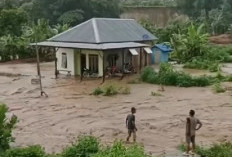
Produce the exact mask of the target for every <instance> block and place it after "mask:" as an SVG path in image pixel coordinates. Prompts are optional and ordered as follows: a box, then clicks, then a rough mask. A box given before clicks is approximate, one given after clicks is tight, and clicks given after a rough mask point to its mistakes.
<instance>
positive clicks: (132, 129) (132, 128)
mask: <svg viewBox="0 0 232 157" xmlns="http://www.w3.org/2000/svg"><path fill="white" fill-rule="evenodd" d="M135 113H136V108H134V107H132V108H131V114H129V115H127V118H126V127H127V129H128V137H127V139H126V140H127V142H129V140H130V137H131V134H133V140H134V142H136V131H137V128H136V125H135Z"/></svg>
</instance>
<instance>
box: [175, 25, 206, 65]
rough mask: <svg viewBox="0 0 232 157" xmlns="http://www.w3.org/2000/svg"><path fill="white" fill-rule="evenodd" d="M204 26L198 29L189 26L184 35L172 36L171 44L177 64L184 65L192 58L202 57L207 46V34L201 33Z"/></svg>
mask: <svg viewBox="0 0 232 157" xmlns="http://www.w3.org/2000/svg"><path fill="white" fill-rule="evenodd" d="M203 28H204V25H203V24H202V25H200V26H199V27H197V26H195V25H194V24H191V25H190V26H189V27H188V31H187V33H185V34H173V36H172V38H171V43H172V46H173V48H174V54H175V57H176V59H177V61H178V62H180V63H186V62H188V61H190V60H191V59H192V58H194V57H197V56H203V55H204V52H205V51H206V45H207V44H208V34H206V33H204V31H203Z"/></svg>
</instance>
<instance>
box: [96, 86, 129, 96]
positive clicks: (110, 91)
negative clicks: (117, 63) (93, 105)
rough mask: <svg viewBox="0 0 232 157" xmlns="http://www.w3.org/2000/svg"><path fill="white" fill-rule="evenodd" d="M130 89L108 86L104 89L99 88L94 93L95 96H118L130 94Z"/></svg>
mask: <svg viewBox="0 0 232 157" xmlns="http://www.w3.org/2000/svg"><path fill="white" fill-rule="evenodd" d="M130 91H131V89H130V87H128V86H123V87H121V86H119V87H118V86H117V85H114V84H108V85H106V86H104V87H102V88H100V87H98V88H96V89H94V91H93V93H92V94H93V95H101V94H102V95H104V96H113V95H117V94H130Z"/></svg>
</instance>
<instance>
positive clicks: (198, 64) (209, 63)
mask: <svg viewBox="0 0 232 157" xmlns="http://www.w3.org/2000/svg"><path fill="white" fill-rule="evenodd" d="M231 62H232V46H212V45H210V46H208V48H207V51H206V52H205V53H204V54H203V55H202V56H197V57H194V58H192V59H191V60H190V61H188V62H187V63H185V65H184V68H190V69H208V70H209V71H211V72H216V71H218V68H219V67H220V66H219V65H220V63H231Z"/></svg>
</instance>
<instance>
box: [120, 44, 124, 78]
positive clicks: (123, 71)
mask: <svg viewBox="0 0 232 157" xmlns="http://www.w3.org/2000/svg"><path fill="white" fill-rule="evenodd" d="M124 52H125V51H124V49H122V77H121V80H122V79H123V77H124V64H125V54H124Z"/></svg>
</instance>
